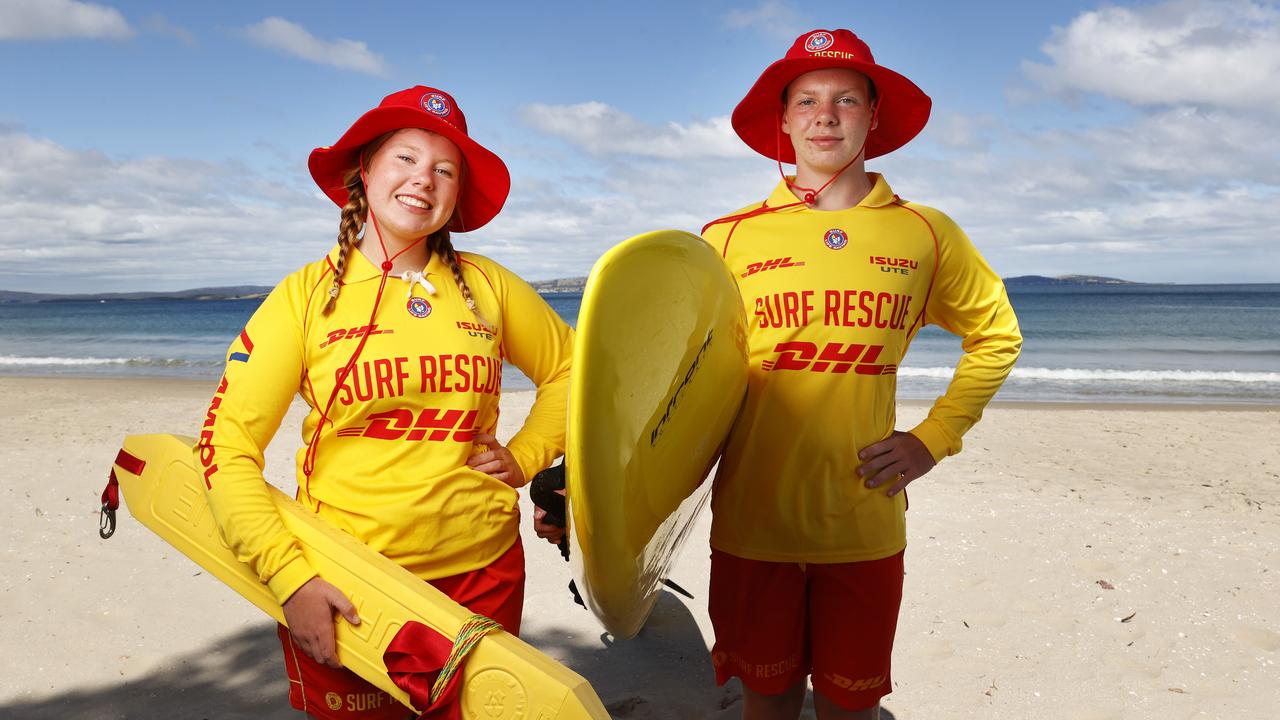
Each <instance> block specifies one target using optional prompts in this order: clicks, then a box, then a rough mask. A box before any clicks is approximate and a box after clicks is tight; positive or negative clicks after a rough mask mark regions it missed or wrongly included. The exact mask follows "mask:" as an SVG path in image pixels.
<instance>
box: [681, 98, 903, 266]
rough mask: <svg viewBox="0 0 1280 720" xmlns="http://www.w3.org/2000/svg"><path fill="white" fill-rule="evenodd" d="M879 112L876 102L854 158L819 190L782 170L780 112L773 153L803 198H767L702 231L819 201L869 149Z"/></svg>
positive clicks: (788, 181)
mask: <svg viewBox="0 0 1280 720" xmlns="http://www.w3.org/2000/svg"><path fill="white" fill-rule="evenodd" d="M879 113H880V104H879V103H876V104H875V105H873V106H872V109H871V122H870V123H869V124H868V126H867V134H866V135H865V136H864V137H863V138H862V145H860V146H858V152H856V153H854V154H853V158H852V159H850V160H849V162H847V163H845V164H844V167H842V168H840V169H839V170H837V171H836V173H835V174H834V175H832V176H831V177H830V178H829V179H828V180H827V181H826V182H825V183H823V184H822V187H820V188H818V189H817V190H814V189H812V188H806V187H800V186H799V185H796V184H795V183H793V182H791V178H788V177H787V174H786V173H785V172H784V171H783V170H782V160H780V159H779V158H781V157H782V115H781V113H779V115H778V145H777V149H776V150H775V151H774V153H773V156H774V160H776V161H777V163H778V174H779V175H781V176H782V182H783V183H785V184H786V186H787V189H788V190H790V191H791V192H792V193H793V194H795V195H799V196H800V198H801V199H800V200H798V201H796V202H793V203H787V204H786V205H774V206H770V205H769V201H768V200H765V201H764V204H762V205H761V206H760V207H758V208H755V209H754V210H748V211H747V212H744V213H738V214H737V215H728V216H726V217H722V218H719V219H717V220H712V221H711V222H709V223H707V224H706V225H703V226H702V232H704V233H705V232H706V231H707V228H709V227H712V226H713V225H720V224H721V223H727V222H731V223H734V227H733V230H736V229H737V224H738V223H740V222H742V221H743V220H746V219H748V218H753V217H757V216H759V215H766V214H768V213H775V212H779V211H781V210H787V209H790V208H793V207H800V206H801V205H803V206H806V207H809V206H812V205H813V204H814V203H816V202H818V195H819V194H821V193H822V191H823V190H826V189H827V188H828V187H829V186H830V185H831V183H833V182H835V181H836V178H838V177H840V176H841V175H843V174H844V171H845V170H848V169H849V168H850V167H852V166H853V164H854V163H855V162H857V161H858V158H860V157H862V153H863V152H864V151H866V149H867V140H869V139H870V138H871V128H873V127H875V124H876V117H877V115H879ZM802 192H803V195H801V193H802ZM733 230H730V231H729V237H733ZM725 244H726V246H727V245H728V238H726V240H725Z"/></svg>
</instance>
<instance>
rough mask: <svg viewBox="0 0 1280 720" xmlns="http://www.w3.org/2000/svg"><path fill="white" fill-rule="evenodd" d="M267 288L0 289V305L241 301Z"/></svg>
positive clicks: (237, 286) (259, 296)
mask: <svg viewBox="0 0 1280 720" xmlns="http://www.w3.org/2000/svg"><path fill="white" fill-rule="evenodd" d="M269 292H271V288H270V287H267V286H264V285H233V286H230V287H208V288H192V289H191V290H175V291H172V292H130V293H87V294H79V295H71V294H61V293H29V292H15V291H12V290H0V303H44V302H96V301H113V302H114V301H129V300H243V299H250V298H264V297H266V296H267V293H269Z"/></svg>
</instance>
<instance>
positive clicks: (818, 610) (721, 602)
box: [710, 549, 903, 710]
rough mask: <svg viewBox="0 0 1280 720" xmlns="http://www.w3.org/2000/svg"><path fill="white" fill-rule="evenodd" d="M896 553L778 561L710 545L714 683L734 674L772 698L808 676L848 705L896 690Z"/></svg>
mask: <svg viewBox="0 0 1280 720" xmlns="http://www.w3.org/2000/svg"><path fill="white" fill-rule="evenodd" d="M902 573H903V571H902V553H898V554H897V555H894V556H893V557H887V558H884V559H883V560H869V561H867V562H851V563H823V564H817V563H806V564H804V565H801V564H799V563H779V562H765V561H762V560H747V559H745V558H740V557H737V556H735V555H730V554H728V553H724V552H720V551H719V550H714V549H713V550H712V551H711V593H710V594H711V600H710V606H711V607H710V609H711V624H712V626H713V627H714V629H715V635H716V644H715V647H713V648H712V650H711V662H712V663H713V664H714V665H715V668H716V683H717V684H720V685H723V684H724V683H725V682H727V681H728V680H729V678H731V677H734V676H737V677H739V678H741V680H742V684H743V685H746V686H747V687H748V688H750V689H751V690H753V691H755V692H757V693H760V694H762V695H778V694H781V693H782V692H784V691H785V690H787V688H790V687H791V686H793V685H795V684H796V683H798V682H801V681H803V680H804V678H805V676H807V675H810V674H812V675H813V688H814V690H815V691H817V692H820V693H822V694H823V695H824V696H825V697H826V698H827V699H829V700H831V701H832V702H834V703H835V704H836V705H839V706H840V707H842V708H844V709H846V710H861V709H863V708H868V707H871V706H873V705H875V704H876V703H877V702H879V701H880V698H881V697H884V696H885V695H888V694H889V693H890V692H891V691H892V689H893V680H892V678H891V677H890V675H889V666H890V658H891V656H892V654H893V635H894V631H895V630H896V629H897V626H898V606H899V605H900V604H901V602H902Z"/></svg>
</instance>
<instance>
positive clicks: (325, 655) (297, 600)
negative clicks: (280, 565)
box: [283, 576, 360, 668]
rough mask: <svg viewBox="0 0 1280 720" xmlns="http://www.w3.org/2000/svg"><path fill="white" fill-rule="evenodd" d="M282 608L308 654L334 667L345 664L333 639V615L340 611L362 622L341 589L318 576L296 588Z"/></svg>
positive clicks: (295, 637) (299, 644)
mask: <svg viewBox="0 0 1280 720" xmlns="http://www.w3.org/2000/svg"><path fill="white" fill-rule="evenodd" d="M283 609H284V620H285V624H286V625H288V626H289V634H291V635H293V641H294V642H295V643H297V645H298V647H299V648H300V649H301V650H302V652H304V653H306V654H307V657H309V658H311V659H312V660H315V661H316V662H318V663H323V664H325V665H328V666H329V667H331V668H340V667H342V663H340V662H338V646H337V643H336V642H335V641H334V627H333V623H334V620H333V615H334V613H335V612H337V613H341V614H342V617H344V618H346V619H347V622H349V623H351V624H352V625H359V624H360V616H359V615H357V614H356V608H355V606H354V605H352V604H351V601H350V600H348V599H347V596H346V595H343V594H342V591H341V590H339V589H338V588H336V587H334V586H333V585H330V584H329V583H328V582H325V581H324V580H322V579H321V578H320V577H319V576H316V577H313V578H311V579H310V580H308V581H307V582H305V583H303V585H302V587H300V588H298V589H297V590H296V591H294V593H293V594H292V595H290V596H289V599H288V600H285V601H284V606H283Z"/></svg>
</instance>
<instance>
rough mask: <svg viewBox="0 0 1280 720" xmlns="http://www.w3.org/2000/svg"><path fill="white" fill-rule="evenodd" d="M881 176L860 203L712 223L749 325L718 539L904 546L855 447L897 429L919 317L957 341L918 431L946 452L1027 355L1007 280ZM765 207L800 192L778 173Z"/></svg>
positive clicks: (776, 548)
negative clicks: (950, 372)
mask: <svg viewBox="0 0 1280 720" xmlns="http://www.w3.org/2000/svg"><path fill="white" fill-rule="evenodd" d="M870 177H871V178H872V179H873V180H874V186H873V189H872V190H871V192H870V193H869V194H868V195H867V197H866V198H864V199H863V200H862V202H861V203H859V204H858V205H857V206H856V207H853V208H849V209H847V210H840V211H820V210H813V209H810V208H807V207H804V206H799V207H795V208H789V209H786V210H781V211H778V212H772V213H765V214H761V215H757V216H754V217H751V218H748V219H745V220H742V221H740V222H733V221H730V222H726V223H720V224H716V225H712V226H710V227H709V228H708V229H707V230H706V232H705V233H704V237H705V239H706V240H707V242H709V243H710V244H711V245H712V246H713V247H714V248H716V249H717V250H719V251H721V253H722V254H723V255H724V258H725V261H726V262H727V263H728V265H729V268H730V270H732V271H733V273H734V275H735V277H736V278H737V280H738V285H739V289H740V290H741V293H742V299H743V303H744V305H745V306H746V311H747V317H748V319H749V325H750V327H749V345H750V369H749V374H748V390H747V400H746V404H745V406H744V408H743V411H742V414H741V415H740V416H739V418H738V421H737V423H736V424H735V426H734V428H733V431H732V433H731V435H730V437H729V442H728V445H727V447H726V449H725V453H724V456H723V458H722V459H721V463H720V471H719V474H718V477H717V479H716V485H715V491H714V494H713V498H712V510H713V520H712V530H711V544H712V546H713V547H715V548H717V549H719V550H722V551H725V552H729V553H732V554H734V555H738V556H740V557H746V558H751V559H756V560H767V561H776V562H821V563H835V562H855V561H862V560H874V559H879V558H884V557H889V556H891V555H894V554H896V553H897V552H899V551H901V550H902V549H903V548H904V547H906V523H905V510H906V508H905V498H904V496H903V495H902V494H899V495H897V496H895V497H893V498H889V497H886V495H885V489H884V488H877V489H875V490H868V489H867V488H866V487H865V486H864V485H863V483H862V481H861V480H860V479H859V477H858V475H857V468H858V466H859V465H860V463H859V461H858V458H857V453H858V452H859V451H860V450H862V449H863V448H866V447H867V446H868V445H871V444H872V443H875V442H878V441H880V440H883V439H885V438H887V437H888V436H889V435H890V434H892V432H893V430H894V423H895V393H896V379H897V375H896V373H897V368H898V365H899V363H900V362H901V360H902V358H903V356H905V355H906V352H907V347H908V345H909V344H910V342H911V339H912V338H913V337H914V336H915V333H916V332H917V331H919V329H920V327H921V325H922V324H923V323H934V324H937V325H939V326H940V327H942V328H944V329H946V330H948V331H949V332H951V333H953V334H956V335H959V336H960V337H961V338H962V344H963V348H964V355H963V357H962V359H961V360H960V362H959V364H958V366H957V368H956V371H955V375H954V378H953V380H952V382H951V384H950V386H949V387H948V388H947V391H946V394H945V395H943V396H942V397H940V398H938V399H937V401H936V402H935V403H934V405H933V408H932V410H931V411H930V412H929V415H928V418H927V419H925V420H924V421H923V422H921V423H920V424H919V425H917V426H916V427H915V428H913V429H912V430H911V432H912V434H914V435H915V436H916V437H918V438H919V439H920V440H921V441H923V442H924V444H925V446H926V447H927V448H928V449H929V451H930V453H932V455H933V457H934V458H935V459H936V460H941V459H942V458H944V457H946V456H948V455H952V454H955V453H957V452H959V450H960V447H961V439H960V438H961V436H962V435H963V434H964V433H965V432H966V431H967V430H968V429H969V428H970V427H971V426H972V425H973V424H974V423H975V422H977V421H978V419H979V418H980V417H981V415H982V410H983V408H984V407H985V406H986V404H987V402H988V401H990V399H991V397H992V396H993V395H994V394H995V392H996V390H997V389H999V387H1000V384H1001V383H1002V382H1003V381H1004V378H1005V377H1006V376H1007V375H1008V373H1009V370H1010V369H1011V368H1012V366H1013V363H1014V360H1016V359H1017V356H1018V352H1019V349H1020V348H1021V344H1022V336H1021V333H1020V332H1019V330H1018V321H1017V318H1016V317H1015V316H1014V313H1013V308H1012V307H1011V306H1010V304H1009V301H1008V298H1007V296H1006V295H1005V289H1004V283H1003V282H1002V281H1001V280H1000V277H999V276H998V275H996V274H995V273H994V272H993V271H992V270H991V268H990V267H989V266H988V265H987V264H986V262H985V261H984V260H983V259H982V257H981V255H979V254H978V251H977V250H976V249H975V248H974V247H973V245H972V244H971V243H970V242H969V240H968V238H967V237H965V235H964V233H963V232H962V231H961V230H960V228H959V227H957V226H956V224H955V223H954V222H953V221H952V220H951V219H950V218H948V217H947V216H945V215H943V214H942V213H940V212H938V211H937V210H934V209H932V208H928V207H924V206H921V205H917V204H914V203H907V202H904V201H901V200H899V199H898V198H897V197H896V196H895V195H894V194H893V191H892V189H890V187H889V185H888V183H887V182H885V180H884V178H883V177H881V176H879V175H875V174H872V175H870ZM765 202H766V204H767V205H769V206H770V207H778V206H781V205H787V204H791V203H795V202H796V198H795V196H794V195H793V194H792V193H791V191H790V190H789V189H788V188H787V186H786V184H785V183H783V182H779V184H778V186H777V188H776V189H775V190H774V192H773V194H772V195H770V196H769V198H768V200H766V201H765ZM757 207H760V205H758V204H757V205H753V206H750V207H747V208H743V209H742V210H740V211H738V212H737V213H734V215H737V214H739V213H742V212H746V211H749V210H752V209H754V208H757ZM922 314H923V317H921V316H922Z"/></svg>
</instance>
